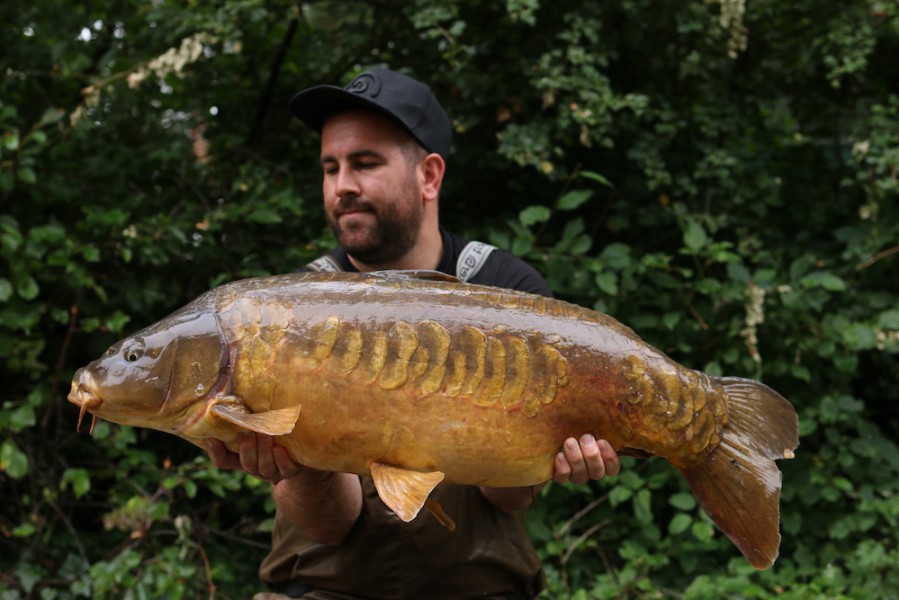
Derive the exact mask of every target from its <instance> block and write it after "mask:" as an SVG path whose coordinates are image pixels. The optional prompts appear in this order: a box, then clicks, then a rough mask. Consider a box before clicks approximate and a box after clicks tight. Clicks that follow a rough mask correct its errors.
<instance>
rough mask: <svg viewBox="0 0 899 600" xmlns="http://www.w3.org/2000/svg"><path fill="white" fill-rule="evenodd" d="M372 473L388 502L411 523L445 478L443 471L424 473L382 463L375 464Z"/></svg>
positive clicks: (385, 501)
mask: <svg viewBox="0 0 899 600" xmlns="http://www.w3.org/2000/svg"><path fill="white" fill-rule="evenodd" d="M371 476H372V478H374V480H375V488H377V490H378V496H380V497H381V500H382V501H383V502H384V504H386V505H387V506H388V507H389V508H390V510H392V511H393V512H394V513H396V516H398V517H399V518H400V519H401V520H403V521H405V522H407V523H408V522H409V521H411V520H412V519H414V518H415V517H416V516H417V515H418V511H420V510H421V507H422V506H424V504H425V502H426V501H427V499H428V495H430V493H431V490H433V489H434V488H435V487H437V484H438V483H440V482H441V481H443V478H444V477H445V476H444V474H443V473H441V472H440V471H431V472H430V473H421V472H419V471H410V470H409V469H403V468H401V467H395V466H393V465H385V464H384V463H379V462H374V463H372V464H371Z"/></svg>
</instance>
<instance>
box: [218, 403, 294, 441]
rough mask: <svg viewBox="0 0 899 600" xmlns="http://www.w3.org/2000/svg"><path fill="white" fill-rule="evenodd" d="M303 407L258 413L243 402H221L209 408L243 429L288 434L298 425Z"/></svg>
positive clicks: (271, 433) (269, 433) (272, 433)
mask: <svg viewBox="0 0 899 600" xmlns="http://www.w3.org/2000/svg"><path fill="white" fill-rule="evenodd" d="M301 408H302V407H301V406H300V405H299V404H297V405H296V406H288V407H286V408H279V409H276V410H267V411H263V412H258V413H252V412H249V411H248V410H247V409H246V407H245V406H244V405H243V404H235V403H231V402H219V403H217V404H215V405H214V406H212V407H211V408H210V409H209V410H210V411H211V412H212V413H213V414H215V415H217V416H218V417H221V418H222V419H224V420H226V421H228V422H230V423H233V424H235V425H237V426H238V427H241V428H243V429H248V430H250V431H255V432H256V433H264V434H266V435H286V434H288V433H290V432H291V431H293V428H294V427H296V424H297V419H299V418H300V409H301Z"/></svg>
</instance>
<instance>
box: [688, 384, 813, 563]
mask: <svg viewBox="0 0 899 600" xmlns="http://www.w3.org/2000/svg"><path fill="white" fill-rule="evenodd" d="M719 381H720V383H721V384H722V385H723V386H724V389H725V391H726V392H727V394H728V399H729V401H728V416H729V420H728V423H727V426H726V427H725V428H724V430H723V432H722V438H721V443H720V444H719V445H718V447H717V448H715V450H714V451H712V453H711V454H709V456H708V457H707V458H706V459H705V460H704V461H702V462H700V463H699V464H696V465H692V466H688V467H679V468H680V471H681V473H683V475H684V477H685V478H686V479H687V483H688V484H689V485H690V488H691V489H692V490H693V493H694V494H695V495H696V497H697V499H698V500H699V504H700V505H701V506H702V508H703V509H704V510H705V512H706V513H708V515H709V517H711V519H712V521H714V523H715V525H717V526H718V528H719V529H720V530H721V531H722V532H724V534H725V535H727V537H728V538H730V540H731V541H732V542H733V543H734V545H735V546H737V548H738V549H739V550H740V552H742V553H743V555H744V556H745V557H746V558H747V560H749V562H750V563H751V564H752V566H754V567H755V568H757V569H767V568H768V567H770V566H771V565H773V564H774V561H775V560H776V559H777V555H778V552H779V547H780V489H781V474H780V470H779V469H778V468H777V465H776V464H775V463H774V461H775V460H777V459H780V458H792V455H793V450H794V449H795V448H796V446H798V445H799V433H798V432H799V428H798V419H797V416H796V411H795V410H794V409H793V407H792V406H791V405H790V403H789V402H787V401H786V400H785V399H784V398H783V397H781V396H780V395H779V394H777V392H775V391H774V390H772V389H770V388H769V387H767V386H765V385H763V384H761V383H758V382H754V381H750V380H745V379H737V378H722V379H720V380H719Z"/></svg>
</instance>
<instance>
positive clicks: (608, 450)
mask: <svg viewBox="0 0 899 600" xmlns="http://www.w3.org/2000/svg"><path fill="white" fill-rule="evenodd" d="M597 443H598V444H599V449H600V454H601V456H602V461H603V464H604V465H605V469H606V475H611V476H612V477H614V476H616V475H618V473H620V472H621V458H620V457H619V456H618V453H617V452H615V449H614V448H612V444H610V443H609V442H607V441H605V440H599V442H597Z"/></svg>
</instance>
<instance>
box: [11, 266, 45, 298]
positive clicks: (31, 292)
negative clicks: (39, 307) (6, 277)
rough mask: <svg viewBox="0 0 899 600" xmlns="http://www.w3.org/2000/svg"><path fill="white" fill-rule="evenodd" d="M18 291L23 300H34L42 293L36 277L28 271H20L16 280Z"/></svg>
mask: <svg viewBox="0 0 899 600" xmlns="http://www.w3.org/2000/svg"><path fill="white" fill-rule="evenodd" d="M16 291H17V292H18V293H19V296H20V297H21V298H22V299H23V300H34V299H35V298H37V295H38V294H39V293H40V288H39V287H38V285H37V281H35V280H34V277H32V276H31V275H29V274H28V273H20V274H19V276H18V278H17V281H16Z"/></svg>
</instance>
